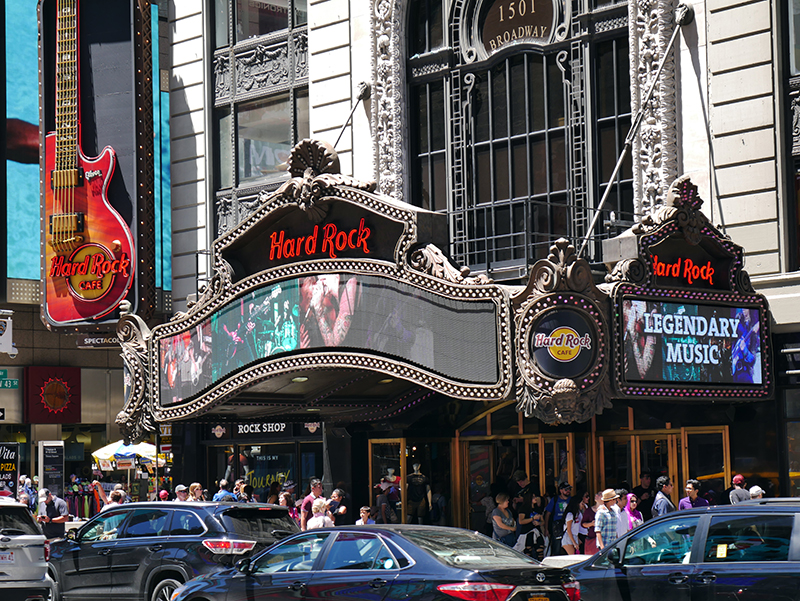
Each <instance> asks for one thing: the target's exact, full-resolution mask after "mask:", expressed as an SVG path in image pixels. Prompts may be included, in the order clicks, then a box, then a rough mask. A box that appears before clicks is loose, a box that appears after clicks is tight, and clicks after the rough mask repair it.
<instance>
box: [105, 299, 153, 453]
mask: <svg viewBox="0 0 800 601" xmlns="http://www.w3.org/2000/svg"><path fill="white" fill-rule="evenodd" d="M120 314H121V317H120V320H119V322H118V323H117V337H118V338H119V342H120V345H121V346H122V353H121V355H122V358H123V360H124V362H125V373H124V383H125V405H124V407H123V408H122V411H120V412H119V413H118V414H117V417H116V420H115V422H116V423H117V425H118V426H119V428H120V431H121V432H122V436H123V438H124V440H125V444H132V443H137V442H141V441H142V440H144V439H145V438H146V437H147V435H148V434H150V433H151V432H154V431H155V429H156V424H155V421H154V420H153V413H152V410H151V408H150V406H149V403H150V391H149V389H150V384H151V381H150V377H149V370H148V368H147V365H148V363H147V362H148V352H147V349H148V342H149V340H150V328H148V327H147V324H145V322H144V321H143V320H142V318H141V317H139V316H138V315H135V314H133V313H131V303H130V302H129V301H122V303H120Z"/></svg>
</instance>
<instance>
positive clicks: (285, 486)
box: [281, 480, 295, 490]
mask: <svg viewBox="0 0 800 601" xmlns="http://www.w3.org/2000/svg"><path fill="white" fill-rule="evenodd" d="M294 487H295V483H294V482H293V481H292V480H285V481H284V483H283V486H282V487H281V490H290V489H292V488H294Z"/></svg>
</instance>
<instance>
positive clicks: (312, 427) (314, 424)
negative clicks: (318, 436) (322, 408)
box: [303, 422, 320, 434]
mask: <svg viewBox="0 0 800 601" xmlns="http://www.w3.org/2000/svg"><path fill="white" fill-rule="evenodd" d="M303 426H304V427H305V429H306V430H308V431H309V432H311V434H313V433H314V432H316V431H317V430H319V427H320V423H319V422H309V423H306V424H303Z"/></svg>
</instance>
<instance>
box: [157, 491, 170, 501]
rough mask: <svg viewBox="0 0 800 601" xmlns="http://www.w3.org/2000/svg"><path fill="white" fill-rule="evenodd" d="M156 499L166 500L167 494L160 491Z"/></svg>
mask: <svg viewBox="0 0 800 601" xmlns="http://www.w3.org/2000/svg"><path fill="white" fill-rule="evenodd" d="M158 497H159V498H160V499H166V498H167V497H169V493H168V492H167V491H166V490H162V491H160V492H159V493H158Z"/></svg>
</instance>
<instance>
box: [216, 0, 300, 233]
mask: <svg viewBox="0 0 800 601" xmlns="http://www.w3.org/2000/svg"><path fill="white" fill-rule="evenodd" d="M307 10H308V9H307V2H306V0H214V11H213V15H214V23H213V26H212V32H213V39H214V44H215V47H216V50H215V53H214V82H215V86H214V88H215V98H214V105H215V108H214V114H213V132H212V134H213V136H214V142H213V144H214V148H215V150H216V156H215V157H214V170H213V174H214V186H215V189H216V190H217V191H218V192H217V196H218V197H219V198H223V197H224V198H227V199H230V196H231V194H232V193H234V194H233V196H234V200H235V198H236V196H237V195H238V196H242V195H247V194H248V193H253V192H254V191H255V190H257V189H259V188H264V187H270V186H277V185H278V184H279V183H280V182H281V181H282V180H283V179H285V178H286V177H287V172H286V163H287V161H288V159H289V154H290V152H291V149H292V147H293V146H294V145H295V144H296V143H297V142H299V141H300V140H302V139H303V138H306V137H308V135H309V126H308V69H307V35H308V34H307V21H308V18H307V14H308V13H307ZM222 204H223V205H224V206H225V207H228V208H229V207H230V202H226V203H222ZM219 216H220V215H219V214H218V217H219ZM243 216H244V215H243V214H242V212H241V211H238V212H237V213H236V215H234V216H233V217H231V216H230V215H227V216H226V221H227V220H228V219H233V221H237V220H240V219H241V218H242V217H243ZM228 225H230V223H228Z"/></svg>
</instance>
